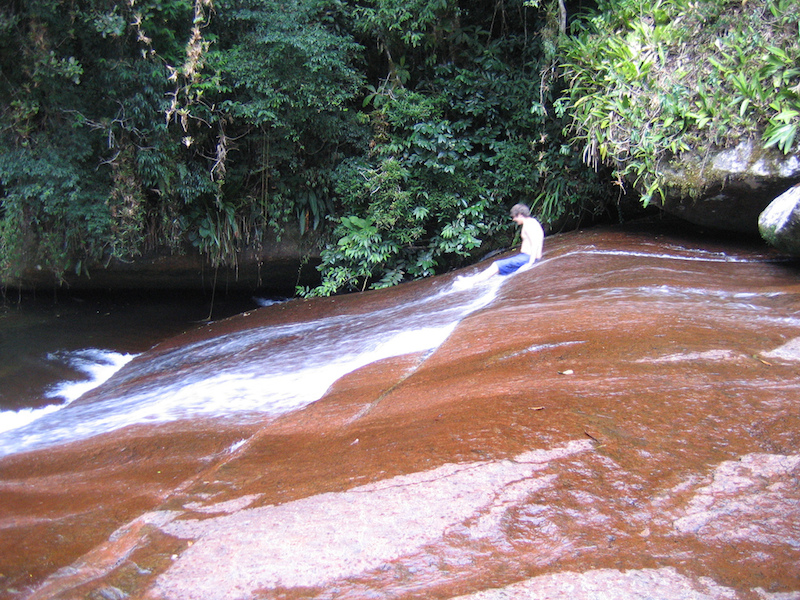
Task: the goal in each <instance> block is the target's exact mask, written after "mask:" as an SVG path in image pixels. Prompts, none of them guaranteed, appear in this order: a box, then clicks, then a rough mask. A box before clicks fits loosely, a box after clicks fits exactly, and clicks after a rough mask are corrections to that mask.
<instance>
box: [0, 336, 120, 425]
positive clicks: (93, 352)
mask: <svg viewBox="0 0 800 600" xmlns="http://www.w3.org/2000/svg"><path fill="white" fill-rule="evenodd" d="M132 358H133V355H132V354H120V353H118V352H111V351H106V350H97V349H94V348H91V349H88V350H78V351H76V352H63V353H58V354H57V355H56V354H52V355H50V356H48V359H50V360H54V361H59V362H65V363H67V364H68V365H69V366H70V367H72V368H73V369H75V370H76V371H79V372H81V373H83V374H84V375H85V378H84V379H81V380H78V381H65V382H62V383H59V384H57V385H56V386H54V387H53V388H52V389H50V390H49V391H48V393H47V397H48V398H53V399H61V400H62V402H60V403H58V404H49V405H47V406H43V407H41V408H24V409H21V410H4V411H0V434H2V433H5V432H7V431H12V430H14V429H19V428H21V427H25V426H26V425H30V424H31V423H33V422H35V421H37V420H38V419H41V418H42V417H45V416H47V415H49V414H52V413H54V412H57V411H60V410H61V409H63V408H65V407H66V406H68V405H69V404H70V403H71V402H73V401H74V400H77V399H78V398H80V397H81V396H82V395H83V394H85V393H86V392H88V391H90V390H92V389H94V388H96V387H98V386H99V385H102V384H103V383H104V382H106V381H107V380H108V379H109V378H110V377H111V376H112V375H113V374H114V373H116V372H117V371H118V370H119V369H121V368H122V367H123V366H124V365H125V364H127V363H128V362H129V361H130V360H131V359H132Z"/></svg>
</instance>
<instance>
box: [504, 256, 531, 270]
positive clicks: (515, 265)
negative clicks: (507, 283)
mask: <svg viewBox="0 0 800 600" xmlns="http://www.w3.org/2000/svg"><path fill="white" fill-rule="evenodd" d="M530 261H531V257H530V255H529V254H516V255H514V256H512V257H510V258H504V259H502V260H498V261H497V270H498V272H499V273H500V275H510V274H511V273H513V272H514V271H516V270H517V269H520V268H522V267H524V266H525V265H527V264H528V263H529V262H530Z"/></svg>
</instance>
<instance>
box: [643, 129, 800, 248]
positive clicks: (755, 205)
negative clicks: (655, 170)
mask: <svg viewBox="0 0 800 600" xmlns="http://www.w3.org/2000/svg"><path fill="white" fill-rule="evenodd" d="M662 174H663V175H664V178H665V183H666V186H665V187H666V197H665V198H664V199H663V200H662V199H661V198H656V199H655V200H654V203H655V204H657V205H658V206H660V208H662V209H663V210H664V212H666V213H669V214H671V215H674V216H677V217H680V218H682V219H684V220H686V221H689V222H690V223H694V224H696V225H701V226H704V227H712V228H715V229H721V230H725V231H736V232H741V233H750V234H757V233H758V230H759V229H758V219H759V215H760V214H761V213H762V211H764V209H765V208H766V207H767V205H768V204H769V203H770V202H772V200H773V199H774V198H775V197H776V196H777V195H778V194H781V193H782V192H783V191H785V190H786V189H787V188H788V187H790V186H792V185H794V184H796V183H800V156H798V155H795V154H791V155H784V154H783V153H781V152H779V151H777V150H775V149H766V150H765V149H764V148H762V147H761V146H760V144H759V143H758V142H755V141H753V140H747V141H744V142H741V143H740V144H739V145H737V146H736V147H735V148H729V149H726V150H722V151H720V152H718V153H716V154H712V155H710V156H708V157H704V158H700V157H691V158H684V159H682V160H680V161H675V162H673V163H672V164H671V165H669V166H668V167H667V168H666V169H664V171H663V172H662Z"/></svg>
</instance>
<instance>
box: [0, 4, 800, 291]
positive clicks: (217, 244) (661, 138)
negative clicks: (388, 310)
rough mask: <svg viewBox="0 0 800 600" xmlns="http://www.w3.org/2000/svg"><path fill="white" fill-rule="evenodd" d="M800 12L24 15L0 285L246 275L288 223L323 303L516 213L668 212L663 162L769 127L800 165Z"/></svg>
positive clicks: (382, 8)
mask: <svg viewBox="0 0 800 600" xmlns="http://www.w3.org/2000/svg"><path fill="white" fill-rule="evenodd" d="M594 8H596V9H598V10H592V9H594ZM797 13H798V8H797V6H796V3H795V2H793V1H790V0H761V1H757V2H748V3H742V2H740V1H739V0H737V1H735V2H734V1H718V0H714V1H711V0H705V1H704V0H700V1H693V2H688V0H598V1H597V2H591V3H589V1H588V0H587V1H586V2H581V1H580V0H575V1H572V2H567V3H566V4H565V3H564V2H559V1H558V0H496V1H495V2H492V3H487V2H481V1H480V0H462V1H457V0H412V1H400V0H360V1H356V2H353V1H349V0H282V1H278V0H125V1H123V2H116V1H112V0H11V2H10V3H7V5H6V6H5V8H2V9H0V56H1V57H2V58H0V68H1V69H2V73H1V77H0V98H2V109H0V110H2V113H1V114H0V201H1V202H2V205H1V206H0V280H5V281H8V280H12V279H13V278H14V276H16V275H18V274H19V272H20V270H21V269H23V268H27V267H30V266H33V265H37V266H39V267H40V268H42V269H44V270H46V271H50V272H52V273H53V274H54V276H55V277H56V278H57V279H58V278H61V277H63V276H64V275H65V273H67V272H68V271H74V272H76V273H81V272H85V271H86V270H87V269H88V268H89V267H90V266H91V265H97V264H102V263H103V262H104V261H109V260H112V259H123V260H125V259H128V258H130V257H134V256H136V255H139V254H141V253H143V252H146V251H149V250H158V251H161V252H163V251H172V252H180V251H184V250H185V249H186V248H187V247H189V246H194V247H195V248H197V249H198V250H199V251H201V252H202V253H204V254H205V255H206V256H207V257H208V258H209V260H210V261H211V263H212V264H214V265H226V266H235V265H236V261H237V256H238V255H239V252H240V251H241V250H242V249H243V248H245V247H250V248H256V249H257V248H258V247H259V245H260V244H261V243H263V242H264V241H265V240H266V239H268V237H269V236H270V235H271V232H281V231H284V230H286V229H288V228H298V229H299V231H300V232H301V233H304V234H306V236H307V237H308V238H310V239H312V240H314V241H315V242H316V243H319V244H321V247H322V265H321V271H322V283H321V285H320V286H319V287H318V288H316V289H305V290H301V293H304V294H330V293H335V292H339V291H344V290H351V289H365V288H367V287H383V286H388V285H393V284H395V283H397V282H399V281H402V280H404V279H407V278H416V277H422V276H426V275H429V274H432V273H434V272H437V271H441V270H444V269H447V268H450V267H452V266H454V265H456V264H459V263H460V262H462V261H464V260H467V259H469V258H471V257H473V256H474V255H475V253H477V252H479V251H480V252H483V251H486V250H488V249H490V248H492V247H497V246H501V245H507V244H508V243H510V242H511V241H512V237H511V236H512V235H513V230H512V229H511V228H510V227H509V221H508V217H507V208H508V206H510V205H511V204H513V203H515V202H517V201H527V202H528V203H530V204H531V205H532V206H533V208H534V212H536V213H537V214H538V215H539V216H540V217H541V218H542V220H543V221H544V222H546V223H547V224H549V225H551V226H558V227H560V226H563V224H565V223H572V224H574V223H577V222H580V220H581V219H584V218H591V217H593V216H595V215H597V214H598V213H600V212H602V211H603V210H604V209H605V206H606V204H607V203H608V202H609V201H610V200H612V201H613V199H614V198H615V197H617V194H618V193H619V189H620V187H617V186H615V185H614V184H615V183H616V184H620V185H624V184H625V182H626V181H634V180H637V179H638V180H639V185H640V187H642V189H645V190H646V191H647V193H646V195H645V199H646V198H647V197H648V195H649V194H652V193H656V192H657V191H658V186H659V176H658V174H659V165H660V164H661V162H662V161H663V160H666V159H668V158H669V157H670V156H675V155H679V154H680V153H681V152H684V151H686V150H688V149H690V148H697V147H703V146H710V145H714V144H722V143H724V142H726V141H727V138H729V137H737V136H741V135H751V134H752V132H757V133H758V135H763V136H764V142H765V143H766V144H772V145H777V146H778V147H780V148H781V149H782V150H783V151H785V152H789V151H790V150H791V149H792V148H794V147H795V146H796V139H795V138H796V133H797V126H798V116H800V102H799V101H798V97H799V96H798V82H800V77H798V70H797V67H796V65H797V64H798V59H800V55H799V54H798V43H797V36H798V29H797V22H798V14H797ZM567 18H568V19H567ZM706 57H708V58H707V59H706ZM604 164H608V165H610V166H611V167H612V168H613V170H614V177H611V176H609V174H608V173H604V172H603V171H602V169H601V167H602V165H604ZM615 180H616V181H615ZM309 232H312V233H311V235H309Z"/></svg>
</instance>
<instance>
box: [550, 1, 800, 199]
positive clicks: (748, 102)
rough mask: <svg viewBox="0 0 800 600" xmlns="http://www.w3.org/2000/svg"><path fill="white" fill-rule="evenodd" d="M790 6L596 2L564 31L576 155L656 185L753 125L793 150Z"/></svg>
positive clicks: (798, 119) (793, 21) (797, 100)
mask: <svg viewBox="0 0 800 600" xmlns="http://www.w3.org/2000/svg"><path fill="white" fill-rule="evenodd" d="M798 21H800V7H798V4H797V3H796V2H793V1H789V0H761V1H759V2H748V3H746V4H744V3H740V2H732V1H726V2H717V1H712V0H701V1H699V2H695V1H690V0H604V1H602V2H598V9H597V12H596V13H593V14H592V15H591V16H590V17H589V18H587V19H585V20H584V21H583V22H582V23H581V24H580V26H579V27H578V30H577V32H576V34H575V35H574V36H572V37H569V38H566V39H563V40H562V45H561V51H562V53H563V57H564V65H563V67H564V76H565V78H566V80H567V82H568V84H569V89H568V90H567V98H568V99H569V107H568V111H569V112H570V113H571V115H572V131H573V132H574V133H575V137H576V141H578V142H579V143H581V144H582V145H583V154H584V159H585V160H586V162H587V163H589V164H591V165H593V166H596V165H598V164H600V163H608V164H611V165H612V166H613V168H614V169H615V173H616V177H617V178H618V180H619V182H620V183H622V182H623V181H632V182H633V183H634V185H635V186H636V187H637V188H639V189H642V190H644V191H645V192H644V194H643V199H644V202H645V203H647V202H648V201H649V200H650V199H651V198H652V197H653V195H654V194H659V193H663V190H662V186H663V176H662V169H663V166H664V164H665V163H666V162H668V161H669V160H670V159H671V158H672V157H675V156H679V155H680V154H682V153H684V152H687V151H689V150H691V151H692V152H694V153H696V154H699V155H703V154H704V153H705V152H706V151H707V150H710V149H712V148H714V147H720V146H725V145H730V144H735V143H736V142H738V141H739V140H741V139H743V138H748V137H751V136H752V135H753V132H756V134H757V135H760V136H761V139H762V140H763V143H764V145H765V146H766V147H770V146H777V147H778V148H779V149H780V150H781V151H783V152H784V153H789V152H791V151H793V149H795V148H796V147H797V144H796V142H797V130H798V126H799V125H800V69H798V67H797V65H798V64H800V44H798V42H797V40H798Z"/></svg>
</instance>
